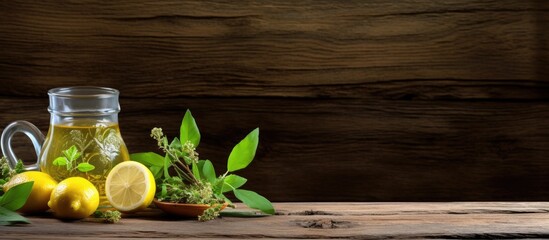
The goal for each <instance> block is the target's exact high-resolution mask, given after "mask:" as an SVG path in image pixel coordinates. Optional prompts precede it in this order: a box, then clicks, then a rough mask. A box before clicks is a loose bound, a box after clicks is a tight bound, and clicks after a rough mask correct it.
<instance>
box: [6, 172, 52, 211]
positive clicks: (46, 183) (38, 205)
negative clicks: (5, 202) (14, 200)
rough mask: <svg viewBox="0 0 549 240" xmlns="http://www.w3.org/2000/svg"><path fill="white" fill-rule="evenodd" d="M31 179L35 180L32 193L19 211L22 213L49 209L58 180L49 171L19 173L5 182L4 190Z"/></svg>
mask: <svg viewBox="0 0 549 240" xmlns="http://www.w3.org/2000/svg"><path fill="white" fill-rule="evenodd" d="M30 181H34V184H33V185H32V190H31V193H30V195H29V198H28V199H27V202H26V203H25V205H23V207H22V208H20V209H19V210H18V211H19V212H22V213H38V212H43V211H46V210H48V209H49V207H48V201H49V200H50V195H51V192H52V190H53V189H54V188H55V186H56V185H57V181H55V180H54V179H53V178H52V177H51V176H50V175H48V174H47V173H43V172H39V171H28V172H23V173H19V174H17V175H15V176H13V177H12V178H11V179H10V181H8V182H7V183H6V184H4V188H3V190H4V192H7V191H8V190H9V189H10V188H12V187H13V186H16V185H19V184H21V183H26V182H30Z"/></svg>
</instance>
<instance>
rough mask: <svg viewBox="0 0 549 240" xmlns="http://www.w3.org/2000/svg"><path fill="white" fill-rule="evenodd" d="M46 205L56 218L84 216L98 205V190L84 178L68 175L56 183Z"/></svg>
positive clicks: (79, 217) (93, 210)
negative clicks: (68, 176)
mask: <svg viewBox="0 0 549 240" xmlns="http://www.w3.org/2000/svg"><path fill="white" fill-rule="evenodd" d="M48 206H50V208H51V209H52V210H53V212H54V213H55V216H56V217H58V218H65V219H81V218H85V217H88V216H90V215H91V214H92V213H93V212H95V210H96V209H97V207H99V192H98V191H97V188H95V186H94V185H93V184H92V183H91V182H90V181H88V180H86V179H85V178H82V177H70V178H67V179H65V180H63V181H61V182H60V183H59V184H57V187H56V188H55V189H54V190H53V191H52V192H51V197H50V201H49V202H48Z"/></svg>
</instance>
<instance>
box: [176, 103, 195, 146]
mask: <svg viewBox="0 0 549 240" xmlns="http://www.w3.org/2000/svg"><path fill="white" fill-rule="evenodd" d="M179 140H181V143H183V144H185V143H186V142H187V141H191V143H192V144H194V147H195V148H196V147H198V144H199V143H200V131H199V130H198V126H197V125H196V121H195V120H194V117H193V115H192V114H191V111H190V110H188V109H187V112H185V116H184V117H183V121H182V122H181V127H180V129H179Z"/></svg>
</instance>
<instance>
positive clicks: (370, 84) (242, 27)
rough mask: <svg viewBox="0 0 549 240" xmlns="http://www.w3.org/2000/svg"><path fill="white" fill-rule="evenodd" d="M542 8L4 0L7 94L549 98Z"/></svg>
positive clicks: (508, 3) (1, 23)
mask: <svg viewBox="0 0 549 240" xmlns="http://www.w3.org/2000/svg"><path fill="white" fill-rule="evenodd" d="M548 13H549V3H548V2H547V1H543V0H529V1H512V0H505V1H486V0H484V1H473V0H470V1H458V0H447V1H444V2H437V3H433V2H431V1H425V0H407V1H399V3H398V4H395V3H393V2H387V1H366V2H364V1H320V2H319V1H300V2H295V1H267V2H265V1H262V2H256V1H239V3H238V4H234V3H233V2H232V1H215V2H214V1H176V2H171V1H158V2H155V3H150V2H146V1H139V0H137V1H128V2H125V3H124V4H119V3H112V4H105V3H100V2H95V1H86V2H78V3H76V2H65V3H63V4H59V3H54V2H39V3H37V2H35V1H9V2H2V3H0V36H2V37H0V46H2V47H1V48H2V51H1V52H2V53H1V54H0V81H1V82H2V83H9V84H6V85H3V86H4V87H3V88H1V89H0V94H1V95H9V96H20V95H23V96H42V95H43V94H44V92H46V91H47V89H49V88H51V87H53V86H58V85H82V84H91V83H93V84H94V85H102V86H112V87H115V88H119V89H122V90H124V91H123V95H125V96H129V97H143V96H148V97H158V96H160V97H166V96H168V97H175V96H184V97H189V96H214V97H217V96H225V97H227V96H265V97H335V98H341V97H352V98H364V97H373V98H384V99H545V100H546V99H547V98H548V94H547V92H548V87H549V85H548V83H547V81H546V80H547V77H546V76H547V75H549V68H548V67H547V66H549V38H548V36H547V31H546V28H545V26H547V24H549V14H548ZM29 86H32V87H29Z"/></svg>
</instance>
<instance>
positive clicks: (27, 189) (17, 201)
mask: <svg viewBox="0 0 549 240" xmlns="http://www.w3.org/2000/svg"><path fill="white" fill-rule="evenodd" d="M0 169H1V172H0V174H1V175H0V193H3V194H1V195H0V225H11V224H16V223H29V220H27V219H26V218H24V217H23V216H21V215H19V214H17V213H16V212H15V211H16V210H18V209H19V208H21V207H23V205H25V202H27V198H28V197H29V195H30V193H31V190H32V185H33V184H34V182H26V183H22V184H19V185H16V186H13V187H12V188H10V190H8V191H7V192H6V193H4V192H3V191H2V187H3V186H4V184H6V183H7V182H8V181H9V180H10V179H11V177H13V176H14V175H15V174H18V173H21V172H23V162H21V161H18V162H17V165H16V166H15V169H13V170H12V169H11V168H10V166H9V163H8V161H7V159H6V158H5V157H1V158H0Z"/></svg>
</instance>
